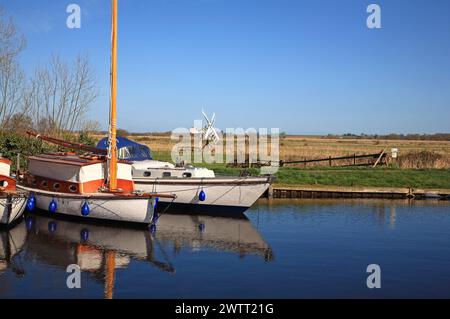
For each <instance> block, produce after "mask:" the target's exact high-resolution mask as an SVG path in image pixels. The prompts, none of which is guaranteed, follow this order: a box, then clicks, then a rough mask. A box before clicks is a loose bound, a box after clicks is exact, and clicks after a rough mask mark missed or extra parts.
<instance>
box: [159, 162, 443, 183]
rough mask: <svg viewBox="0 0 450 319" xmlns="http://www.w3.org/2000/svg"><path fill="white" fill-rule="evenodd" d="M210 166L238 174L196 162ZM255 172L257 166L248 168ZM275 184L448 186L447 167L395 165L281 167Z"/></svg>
mask: <svg viewBox="0 0 450 319" xmlns="http://www.w3.org/2000/svg"><path fill="white" fill-rule="evenodd" d="M154 157H155V158H156V159H158V160H164V161H169V162H170V161H171V158H170V154H166V153H155V154H154ZM197 166H203V167H207V168H210V169H213V170H214V171H215V172H216V174H218V175H239V173H240V172H241V169H236V168H227V167H226V165H225V164H203V165H197ZM250 173H251V174H252V175H258V174H259V170H258V169H250ZM276 176H277V181H276V184H283V185H292V186H294V185H314V186H343V187H352V186H361V187H411V188H442V189H450V169H400V168H394V167H388V168H387V167H379V168H368V167H355V168H348V167H346V168H338V167H329V168H324V167H318V168H287V167H286V168H281V169H280V171H279V172H278V173H277V174H276Z"/></svg>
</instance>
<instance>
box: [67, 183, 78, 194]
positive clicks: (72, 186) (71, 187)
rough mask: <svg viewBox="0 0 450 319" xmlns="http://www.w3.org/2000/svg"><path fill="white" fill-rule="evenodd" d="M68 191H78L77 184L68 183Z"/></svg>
mask: <svg viewBox="0 0 450 319" xmlns="http://www.w3.org/2000/svg"><path fill="white" fill-rule="evenodd" d="M69 191H70V192H71V193H76V192H78V186H77V185H70V186H69Z"/></svg>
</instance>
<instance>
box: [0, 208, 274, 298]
mask: <svg viewBox="0 0 450 319" xmlns="http://www.w3.org/2000/svg"><path fill="white" fill-rule="evenodd" d="M0 234H1V239H2V241H1V244H2V246H0V273H1V271H2V269H3V270H5V269H7V268H10V267H16V266H14V263H13V262H11V261H13V260H14V256H15V255H25V257H26V259H27V260H39V261H40V262H42V263H44V264H47V265H49V266H52V267H58V268H61V269H66V268H67V267H68V266H69V265H72V264H77V265H78V266H79V267H80V269H81V271H82V272H84V273H88V274H90V276H92V277H93V279H94V280H97V281H101V282H103V284H104V287H105V288H104V294H105V298H108V299H109V298H113V290H114V284H115V271H116V270H117V269H126V268H127V267H128V266H129V265H130V263H131V261H132V260H137V261H143V262H146V263H148V264H150V265H152V266H154V267H156V268H157V269H159V270H161V271H164V272H168V273H172V274H175V273H176V269H175V266H176V265H173V264H172V262H171V261H170V256H175V255H177V254H178V253H180V252H181V251H183V250H184V249H189V250H202V249H210V250H216V251H219V252H232V253H237V254H238V255H239V256H244V255H248V254H256V255H259V256H261V257H262V258H263V259H264V260H265V261H271V260H272V258H273V257H272V251H271V248H270V247H269V246H268V244H267V243H266V242H265V241H264V239H263V238H262V237H261V235H260V234H259V233H258V231H257V230H256V229H255V228H254V227H253V225H252V224H251V222H250V221H249V220H248V219H247V217H245V215H243V214H242V215H240V216H238V217H233V218H224V217H211V216H194V215H168V214H166V215H162V216H161V217H160V218H159V220H158V222H157V225H156V229H154V228H153V229H148V228H130V227H117V225H116V226H114V225H112V226H105V225H101V224H92V223H89V224H84V223H80V222H79V221H72V220H68V219H67V218H64V217H56V218H50V217H48V216H44V215H40V214H29V215H27V216H26V218H25V221H24V222H23V223H21V224H20V225H18V226H17V227H16V228H14V229H12V230H10V231H9V232H7V231H4V232H0ZM168 247H170V249H172V251H167V250H169V248H168ZM21 249H23V250H24V252H23V253H21V254H19V253H20V251H21ZM19 257H20V256H19ZM16 269H19V268H17V267H16ZM16 273H20V271H19V270H16Z"/></svg>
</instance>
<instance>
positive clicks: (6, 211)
mask: <svg viewBox="0 0 450 319" xmlns="http://www.w3.org/2000/svg"><path fill="white" fill-rule="evenodd" d="M11 164H12V163H11V161H9V160H7V159H6V158H2V157H0V225H11V224H13V223H14V222H15V221H17V220H18V219H19V218H20V217H22V214H23V212H24V210H25V205H26V194H23V193H20V192H17V190H16V180H15V179H13V178H11V177H10V172H11Z"/></svg>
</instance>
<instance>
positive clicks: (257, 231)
mask: <svg viewBox="0 0 450 319" xmlns="http://www.w3.org/2000/svg"><path fill="white" fill-rule="evenodd" d="M49 216H50V215H49V214H48V215H27V217H26V219H24V221H23V222H22V223H20V224H19V225H17V226H16V227H14V228H13V229H11V230H9V231H6V230H0V298H407V297H408V298H419V297H423V298H431V297H446V298H449V297H450V202H449V201H379V200H348V201H347V200H295V201H288V200H273V201H267V200H261V201H260V202H259V203H258V204H256V205H255V206H254V207H253V208H252V209H250V210H249V211H247V212H246V213H245V214H244V215H242V216H237V217H234V218H223V217H211V216H194V215H189V216H188V215H163V216H161V218H160V219H159V222H158V225H157V229H156V231H155V232H150V231H149V230H147V229H142V228H140V229H139V228H138V229H136V228H130V227H124V226H121V227H117V226H105V225H102V224H85V223H81V221H69V220H67V219H60V218H55V217H54V216H50V217H49ZM75 264H76V265H78V266H79V269H81V277H80V281H79V283H80V285H81V288H79V289H69V288H68V286H67V279H68V278H69V276H70V275H71V274H72V273H68V272H67V267H68V266H69V265H75ZM371 264H376V265H379V266H380V277H379V279H380V284H381V288H379V289H369V288H368V286H367V277H368V276H369V275H370V273H368V272H367V267H368V265H371ZM73 278H74V277H70V278H69V279H71V280H72V281H71V282H72V283H76V282H77V281H76V280H75V281H73ZM69 281H70V280H69ZM69 283H70V282H69Z"/></svg>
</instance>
